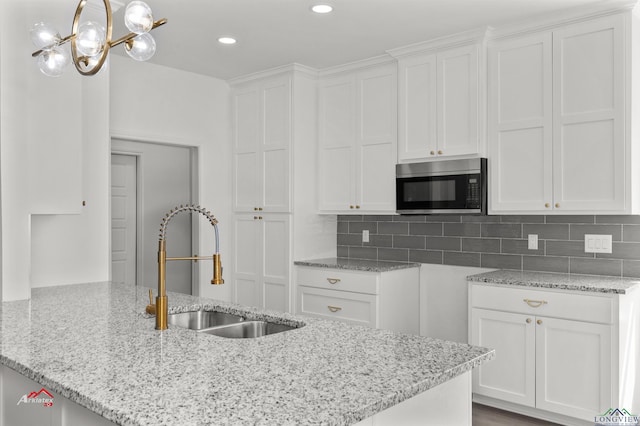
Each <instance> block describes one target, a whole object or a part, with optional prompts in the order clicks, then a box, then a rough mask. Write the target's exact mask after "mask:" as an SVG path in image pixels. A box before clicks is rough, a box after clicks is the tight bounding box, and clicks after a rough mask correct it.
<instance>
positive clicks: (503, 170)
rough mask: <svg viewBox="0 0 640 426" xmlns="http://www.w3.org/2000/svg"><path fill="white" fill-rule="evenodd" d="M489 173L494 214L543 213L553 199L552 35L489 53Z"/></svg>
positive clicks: (514, 42)
mask: <svg viewBox="0 0 640 426" xmlns="http://www.w3.org/2000/svg"><path fill="white" fill-rule="evenodd" d="M489 67H490V68H489V88H490V89H489V90H490V92H489V126H488V129H489V169H490V170H491V179H490V181H491V191H490V192H489V194H490V197H491V198H492V200H493V205H492V207H493V209H494V210H501V211H504V210H522V211H535V210H545V209H546V208H545V204H546V203H550V202H551V200H552V199H553V196H552V181H551V177H552V174H551V173H552V163H551V158H552V157H551V155H552V127H551V123H552V119H551V105H552V78H551V34H550V33H545V34H536V35H532V36H526V37H519V38H516V39H508V40H504V41H499V42H495V43H494V44H493V45H491V46H490V48H489Z"/></svg>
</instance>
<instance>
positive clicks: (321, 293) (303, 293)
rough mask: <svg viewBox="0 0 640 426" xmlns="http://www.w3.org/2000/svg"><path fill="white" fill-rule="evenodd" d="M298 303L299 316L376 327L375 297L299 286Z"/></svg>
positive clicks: (376, 301)
mask: <svg viewBox="0 0 640 426" xmlns="http://www.w3.org/2000/svg"><path fill="white" fill-rule="evenodd" d="M298 301H299V302H298V313H300V314H304V315H312V316H315V317H320V318H325V319H332V320H338V321H345V322H348V323H351V324H357V325H365V326H368V327H376V312H377V310H378V297H377V296H373V295H370V294H360V293H352V292H348V291H335V290H324V289H321V288H313V287H305V286H300V287H298Z"/></svg>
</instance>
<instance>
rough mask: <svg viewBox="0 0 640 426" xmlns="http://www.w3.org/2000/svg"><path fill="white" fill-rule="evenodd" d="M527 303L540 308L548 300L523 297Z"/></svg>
mask: <svg viewBox="0 0 640 426" xmlns="http://www.w3.org/2000/svg"><path fill="white" fill-rule="evenodd" d="M523 300H524V301H525V302H526V303H527V305H529V306H531V307H532V308H539V307H540V306H542V305H546V304H547V301H546V300H531V299H523Z"/></svg>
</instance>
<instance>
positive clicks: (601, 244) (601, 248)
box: [584, 234, 612, 253]
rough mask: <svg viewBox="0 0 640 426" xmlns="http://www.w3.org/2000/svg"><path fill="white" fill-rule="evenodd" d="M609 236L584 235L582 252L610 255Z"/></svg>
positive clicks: (610, 239)
mask: <svg viewBox="0 0 640 426" xmlns="http://www.w3.org/2000/svg"><path fill="white" fill-rule="evenodd" d="M611 241H612V238H611V235H596V234H585V235H584V252H585V253H611V250H612V242H611Z"/></svg>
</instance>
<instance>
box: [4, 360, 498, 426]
mask: <svg viewBox="0 0 640 426" xmlns="http://www.w3.org/2000/svg"><path fill="white" fill-rule="evenodd" d="M494 358H495V350H488V351H487V353H485V354H483V355H481V356H478V357H476V358H474V359H472V360H469V361H467V362H465V363H463V364H460V365H458V366H457V367H456V368H453V369H450V370H447V371H445V372H443V373H442V374H440V375H439V376H434V377H433V378H432V379H431V380H424V381H423V382H421V383H417V384H414V385H412V386H409V387H407V389H406V390H405V391H397V392H394V393H391V394H389V395H386V396H385V397H384V398H382V399H381V400H380V401H379V402H378V403H376V404H372V405H369V406H366V407H363V408H361V409H359V410H355V411H352V412H349V413H344V419H343V420H344V422H341V423H336V424H344V425H350V424H353V423H357V422H360V421H362V420H364V419H366V418H369V417H371V416H373V415H375V414H378V413H380V412H382V411H384V410H386V409H387V408H391V407H394V406H395V405H397V404H399V403H401V402H403V401H406V400H408V399H410V398H412V397H414V396H416V395H419V394H421V393H422V392H425V391H427V390H429V389H432V388H434V387H436V386H438V385H441V384H443V383H445V382H447V381H449V380H451V379H454V378H455V377H457V376H459V375H460V374H463V373H466V372H468V371H470V370H472V369H473V368H476V367H478V366H480V365H481V364H482V363H483V362H485V361H490V360H492V359H494ZM0 364H2V365H4V366H5V367H7V368H10V369H12V370H13V371H15V372H17V373H19V374H21V375H23V376H25V377H27V378H28V379H30V380H33V381H35V382H37V383H39V384H40V385H42V386H44V387H45V388H47V389H49V390H51V391H53V392H54V393H57V394H58V395H60V396H63V397H65V398H67V399H69V400H70V401H72V402H74V403H76V404H78V405H80V406H82V407H84V408H86V409H88V410H90V411H91V412H93V413H94V414H97V415H99V416H101V417H103V418H105V419H106V420H109V421H111V422H113V423H115V424H118V425H121V426H141V424H142V423H140V422H137V421H136V420H135V419H134V418H131V417H130V416H129V415H128V414H127V413H125V412H118V411H117V410H115V409H113V408H110V407H108V406H105V405H104V404H102V403H100V402H99V401H97V400H95V399H93V398H92V397H91V396H89V395H84V394H82V393H81V392H79V391H77V390H74V389H72V388H70V387H68V386H65V385H64V384H62V383H60V382H58V381H56V380H53V379H51V378H49V377H47V376H46V375H44V374H41V373H38V372H37V371H35V370H34V369H33V368H30V367H27V366H25V365H23V364H21V363H19V362H15V361H13V360H11V359H9V358H7V357H5V356H3V355H0Z"/></svg>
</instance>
